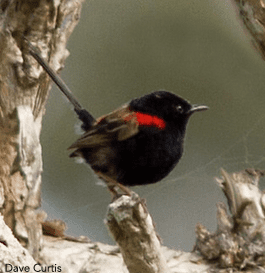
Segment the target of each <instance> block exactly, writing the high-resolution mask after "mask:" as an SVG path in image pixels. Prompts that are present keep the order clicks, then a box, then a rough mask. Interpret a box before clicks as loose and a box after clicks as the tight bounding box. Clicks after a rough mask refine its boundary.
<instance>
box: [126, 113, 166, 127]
mask: <svg viewBox="0 0 265 273" xmlns="http://www.w3.org/2000/svg"><path fill="white" fill-rule="evenodd" d="M132 119H135V121H136V122H137V123H138V124H139V125H140V126H149V127H156V128H158V129H160V130H163V129H165V128H166V122H165V121H164V120H163V119H162V118H159V117H157V116H152V115H149V114H145V113H140V112H132V113H131V114H130V115H126V116H125V117H124V121H125V122H126V121H130V120H132Z"/></svg>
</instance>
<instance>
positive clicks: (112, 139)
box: [28, 42, 208, 191]
mask: <svg viewBox="0 0 265 273" xmlns="http://www.w3.org/2000/svg"><path fill="white" fill-rule="evenodd" d="M28 44H29V52H30V54H31V55H32V56H33V57H34V58H35V59H36V60H37V61H38V62H39V63H40V64H41V65H42V66H43V68H44V69H45V70H46V72H47V73H48V74H49V75H50V76H51V77H52V79H53V80H54V81H55V83H56V84H57V85H58V86H59V88H60V89H61V90H62V92H63V93H64V94H65V95H66V96H67V97H68V99H69V101H70V102H71V103H72V104H73V105H74V108H75V111H76V113H77V114H78V116H79V119H80V120H82V122H83V125H82V128H83V129H84V130H85V133H84V134H83V136H81V137H80V138H79V139H78V140H77V141H76V142H75V143H73V144H72V145H71V146H70V147H69V149H74V151H73V152H72V153H71V154H70V157H77V156H79V157H82V158H84V159H85V161H86V162H87V163H88V164H89V165H90V166H91V167H92V169H93V170H94V171H95V172H96V173H97V174H98V175H99V176H100V177H101V178H103V180H105V181H106V182H108V183H110V184H113V185H115V183H116V184H117V182H118V183H119V184H122V185H124V186H135V185H145V184H151V183H155V182H158V181H160V180H161V179H163V178H164V177H165V176H167V175H168V174H169V172H170V171H172V169H173V168H174V167H175V166H176V164H177V163H178V161H179V160H180V158H181V156H182V154H183V143H184V137H185V133H186V126H187V122H188V120H189V118H190V116H191V115H192V114H193V113H195V112H197V111H203V110H206V109H208V107H207V106H205V105H191V104H190V103H189V102H187V101H186V100H184V99H182V98H181V97H179V96H177V95H175V94H173V93H170V92H167V91H155V92H152V93H150V94H147V95H144V96H142V97H140V98H136V99H133V100H132V101H131V102H129V103H128V104H125V105H124V106H122V107H121V108H118V109H117V110H115V111H113V112H111V113H110V114H107V115H105V116H103V117H100V118H99V119H97V120H96V119H94V117H93V116H92V115H91V114H90V113H89V112H87V111H86V110H85V109H83V108H82V107H81V105H80V104H79V103H78V102H77V100H76V99H75V98H74V97H73V95H72V93H71V91H70V90H69V89H68V88H67V86H66V85H65V84H64V82H63V81H62V80H61V78H60V77H59V76H58V75H57V74H56V73H55V72H54V71H53V70H52V69H51V68H50V67H49V65H48V64H47V63H46V62H45V61H44V60H43V59H42V57H41V56H40V54H39V53H38V52H37V50H36V49H35V48H34V47H33V46H32V45H31V44H30V43H29V42H28ZM121 188H122V189H123V190H124V191H126V189H124V188H125V187H121Z"/></svg>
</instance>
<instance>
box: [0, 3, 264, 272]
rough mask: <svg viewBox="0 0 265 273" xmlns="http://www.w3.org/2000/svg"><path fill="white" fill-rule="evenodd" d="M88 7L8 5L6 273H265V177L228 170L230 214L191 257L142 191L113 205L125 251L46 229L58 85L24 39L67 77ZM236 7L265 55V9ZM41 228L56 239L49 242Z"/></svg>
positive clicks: (2, 21) (3, 98)
mask: <svg viewBox="0 0 265 273" xmlns="http://www.w3.org/2000/svg"><path fill="white" fill-rule="evenodd" d="M81 2H82V0H79V1H77V0H76V1H70V0H69V1H65V0H58V1H49V0H35V1H23V0H20V1H19V0H15V1H7V0H4V1H1V0H0V12H1V17H0V64H1V65H0V212H1V214H2V215H3V217H1V216H0V271H3V272H5V271H6V270H5V267H6V266H7V264H8V266H9V269H10V266H13V267H14V266H28V267H29V268H30V271H29V272H36V270H34V266H35V265H36V261H38V262H40V263H41V264H42V265H43V268H44V269H43V271H44V270H45V269H46V272H69V273H70V272H101V273H112V272H115V273H120V272H123V273H128V272H130V273H132V272H141V273H144V272H146V273H147V272H148V273H153V272H154V273H155V272H156V273H158V272H160V273H162V272H163V273H166V272H187V273H188V272H203V273H206V272H220V273H221V272H222V273H225V272H243V271H244V272H252V273H264V272H265V224H264V222H265V194H264V192H262V191H261V190H259V179H260V177H261V176H263V175H264V172H263V171H258V170H253V169H249V170H246V171H242V172H239V173H234V174H231V175H230V174H228V173H226V172H225V171H224V170H222V178H221V179H218V180H217V181H218V183H219V186H220V187H221V189H222V190H223V192H224V193H225V196H226V198H227V201H228V205H229V209H230V214H229V213H228V212H227V209H226V206H225V204H223V203H219V204H218V205H217V223H218V227H217V231H216V232H214V233H210V232H209V231H207V230H206V228H205V227H204V226H203V225H201V224H198V225H197V227H196V236H197V240H196V245H195V248H194V251H193V252H192V253H184V252H181V251H174V250H169V249H167V248H166V247H161V245H160V240H159V239H158V236H157V234H156V232H155V228H154V225H153V222H152V218H151V216H150V215H149V213H148V211H147V208H146V207H145V205H143V204H142V201H140V200H139V198H138V197H137V196H136V195H134V194H133V195H132V196H130V197H129V196H122V197H120V198H119V199H117V200H115V202H113V203H112V204H110V205H109V209H108V214H107V217H106V220H105V223H106V225H107V226H108V228H109V230H110V232H111V233H112V235H113V237H114V239H115V240H116V241H117V244H118V246H119V247H117V246H108V245H103V244H101V243H94V242H90V241H89V240H88V239H87V238H85V237H81V238H71V237H69V236H65V235H64V225H63V224H62V223H61V222H60V221H54V222H49V223H48V222H46V223H43V220H44V218H45V213H39V214H36V212H35V210H36V208H38V207H39V206H40V186H41V172H42V159H41V147H40V143H39V135H40V130H41V121H42V116H43V114H44V110H45V102H46V100H47V96H48V92H49V88H50V80H49V77H48V76H47V75H46V73H44V72H43V70H42V68H40V67H39V65H37V63H36V62H35V61H34V59H33V58H32V57H31V56H29V54H28V51H27V43H24V40H23V36H24V37H26V38H27V39H28V40H29V41H30V42H31V43H32V44H33V45H35V46H37V47H39V48H40V49H41V52H42V56H43V57H44V58H45V59H46V60H49V62H50V65H51V66H52V67H53V68H54V69H55V70H56V71H58V70H60V69H61V66H62V65H63V63H64V60H65V58H66V57H67V55H68V52H67V50H66V48H65V46H66V41H67V38H68V37H69V35H70V34H71V32H72V30H73V28H74V26H75V25H76V23H77V21H78V19H79V16H80V7H81ZM235 3H236V4H237V7H238V8H239V10H240V14H241V18H242V19H243V21H244V23H245V24H246V25H247V28H248V30H249V31H250V33H251V34H252V35H253V37H254V40H255V42H256V43H257V47H258V48H259V49H260V52H261V54H262V56H263V57H264V56H265V54H264V48H265V47H264V44H263V41H264V40H265V39H263V37H264V35H265V31H264V27H263V26H264V23H263V22H265V20H264V19H263V18H265V4H264V2H263V1H262V0H261V1H252V0H249V1H247V0H242V1H237V0H235ZM258 26H262V27H261V28H259V27H258ZM42 227H44V228H45V230H46V231H49V232H48V234H53V235H54V236H42ZM11 230H12V231H13V234H14V235H15V237H16V238H17V239H18V240H19V242H20V243H21V244H20V243H19V242H18V241H17V239H16V238H15V237H14V236H13V234H12V232H11ZM23 246H25V247H26V248H27V249H28V250H29V252H28V251H27V250H26V249H25V248H24V247H23ZM40 249H41V250H40ZM32 256H33V257H34V258H35V260H34V259H33V258H32ZM48 267H49V268H50V269H49V271H48ZM36 269H37V270H39V269H40V268H39V267H37V268H36ZM13 271H14V270H13ZM17 271H18V270H17Z"/></svg>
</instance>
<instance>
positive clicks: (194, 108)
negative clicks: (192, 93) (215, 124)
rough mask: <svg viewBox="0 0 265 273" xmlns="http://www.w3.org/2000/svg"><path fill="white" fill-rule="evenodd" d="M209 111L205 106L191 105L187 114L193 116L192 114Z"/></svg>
mask: <svg viewBox="0 0 265 273" xmlns="http://www.w3.org/2000/svg"><path fill="white" fill-rule="evenodd" d="M207 109H209V107H208V106H206V105H198V104H193V105H192V106H191V108H190V110H189V112H188V114H190V115H191V114H193V113H194V112H199V111H205V110H207Z"/></svg>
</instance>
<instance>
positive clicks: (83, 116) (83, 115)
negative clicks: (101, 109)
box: [24, 38, 95, 131]
mask: <svg viewBox="0 0 265 273" xmlns="http://www.w3.org/2000/svg"><path fill="white" fill-rule="evenodd" d="M24 39H25V40H26V42H27V44H28V48H29V53H30V55H31V56H32V57H33V58H34V59H35V60H36V61H37V62H38V63H39V64H40V65H41V66H42V67H43V69H44V70H45V71H46V72H47V73H48V75H49V76H50V77H51V79H52V80H53V81H54V82H55V83H56V85H57V86H58V88H59V89H60V90H61V91H62V92H63V93H64V95H65V96H66V97H67V99H68V100H69V101H70V102H71V103H72V104H73V106H74V110H75V112H76V113H77V115H78V118H79V119H80V120H81V121H82V122H83V124H82V129H83V130H85V131H87V130H88V129H90V127H91V126H92V124H93V123H94V121H95V118H94V117H93V116H92V115H91V114H90V113H89V112H88V111H87V110H86V109H84V108H83V107H82V106H81V104H80V103H79V102H78V101H77V99H76V98H75V96H74V95H73V93H72V92H71V90H70V89H69V88H68V86H67V85H66V84H65V82H64V81H63V80H62V78H61V77H60V76H59V75H58V74H57V73H56V72H55V71H54V70H53V69H52V68H51V67H50V65H49V64H48V63H47V62H46V61H45V60H44V59H43V58H42V57H41V54H40V53H39V52H38V49H37V48H36V47H34V46H33V45H32V44H31V43H30V42H29V41H28V40H27V39H26V38H24Z"/></svg>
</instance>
